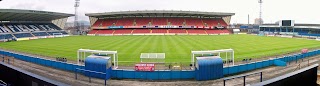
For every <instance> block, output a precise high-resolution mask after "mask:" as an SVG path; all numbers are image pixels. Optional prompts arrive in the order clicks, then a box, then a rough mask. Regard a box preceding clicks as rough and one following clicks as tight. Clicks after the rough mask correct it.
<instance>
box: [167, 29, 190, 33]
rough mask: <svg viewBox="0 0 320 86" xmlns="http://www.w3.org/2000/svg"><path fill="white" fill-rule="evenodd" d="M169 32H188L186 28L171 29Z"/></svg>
mask: <svg viewBox="0 0 320 86" xmlns="http://www.w3.org/2000/svg"><path fill="white" fill-rule="evenodd" d="M168 31H169V33H187V32H186V30H183V29H170V30H168Z"/></svg>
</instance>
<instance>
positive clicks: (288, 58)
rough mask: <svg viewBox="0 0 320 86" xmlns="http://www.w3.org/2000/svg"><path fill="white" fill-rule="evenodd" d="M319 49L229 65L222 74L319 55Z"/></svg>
mask: <svg viewBox="0 0 320 86" xmlns="http://www.w3.org/2000/svg"><path fill="white" fill-rule="evenodd" d="M319 54H320V50H314V51H310V52H307V53H304V54H295V55H291V56H284V57H281V58H275V59H270V60H263V61H258V62H252V63H247V64H241V65H236V66H231V67H225V68H223V74H224V75H230V74H237V73H241V72H245V71H251V70H255V69H259V68H264V67H268V66H272V65H277V64H278V63H277V62H278V61H283V62H291V61H298V60H299V59H302V60H303V58H306V57H311V56H315V55H319Z"/></svg>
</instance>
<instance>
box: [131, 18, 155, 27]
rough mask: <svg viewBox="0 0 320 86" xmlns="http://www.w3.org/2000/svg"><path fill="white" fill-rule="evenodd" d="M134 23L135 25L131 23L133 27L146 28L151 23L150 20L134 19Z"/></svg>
mask: <svg viewBox="0 0 320 86" xmlns="http://www.w3.org/2000/svg"><path fill="white" fill-rule="evenodd" d="M135 22H136V25H135V24H134V23H133V25H134V26H146V25H148V24H149V22H151V18H136V19H135Z"/></svg>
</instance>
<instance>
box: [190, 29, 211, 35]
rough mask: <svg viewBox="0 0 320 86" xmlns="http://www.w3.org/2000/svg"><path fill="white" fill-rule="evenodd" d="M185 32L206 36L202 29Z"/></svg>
mask: <svg viewBox="0 0 320 86" xmlns="http://www.w3.org/2000/svg"><path fill="white" fill-rule="evenodd" d="M187 31H188V33H189V34H207V33H206V31H205V30H202V29H189V30H187Z"/></svg>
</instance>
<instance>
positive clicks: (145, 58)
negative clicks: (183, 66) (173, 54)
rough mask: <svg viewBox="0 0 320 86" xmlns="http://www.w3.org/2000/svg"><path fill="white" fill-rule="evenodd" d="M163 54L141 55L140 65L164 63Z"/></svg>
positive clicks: (164, 56)
mask: <svg viewBox="0 0 320 86" xmlns="http://www.w3.org/2000/svg"><path fill="white" fill-rule="evenodd" d="M165 58H166V54H165V53H141V55H140V63H165Z"/></svg>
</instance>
